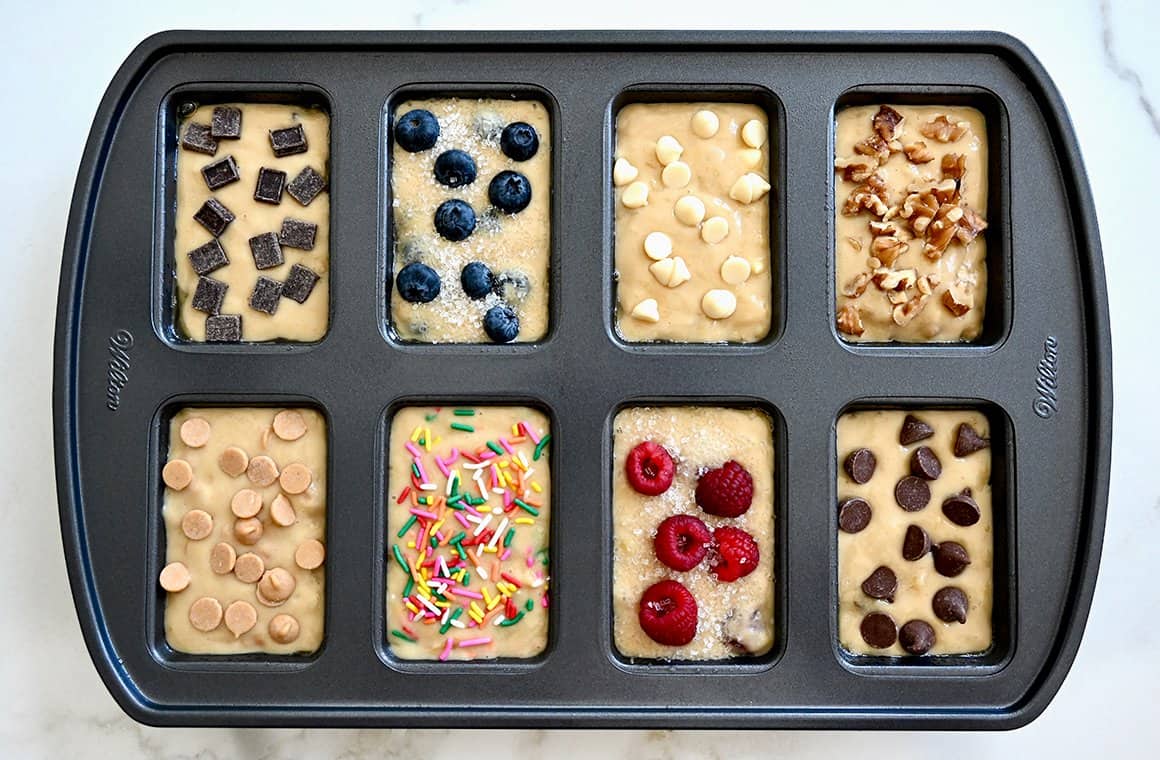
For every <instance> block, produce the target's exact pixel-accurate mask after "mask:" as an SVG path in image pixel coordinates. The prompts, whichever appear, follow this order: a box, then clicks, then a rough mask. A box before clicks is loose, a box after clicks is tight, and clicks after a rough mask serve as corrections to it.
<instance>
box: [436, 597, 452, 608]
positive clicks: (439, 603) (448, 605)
mask: <svg viewBox="0 0 1160 760" xmlns="http://www.w3.org/2000/svg"><path fill="white" fill-rule="evenodd" d="M435 606H436V607H443V608H447V607H450V606H451V602H441V601H439V600H438V599H436V600H435Z"/></svg>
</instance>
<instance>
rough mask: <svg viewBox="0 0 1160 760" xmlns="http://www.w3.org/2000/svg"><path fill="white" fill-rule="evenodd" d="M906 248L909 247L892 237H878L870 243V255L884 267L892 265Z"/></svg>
mask: <svg viewBox="0 0 1160 760" xmlns="http://www.w3.org/2000/svg"><path fill="white" fill-rule="evenodd" d="M908 248H910V246H909V245H907V244H906V243H904V242H902V241H901V240H899V239H898V238H897V237H896V236H894V235H879V236H878V237H876V238H874V240H873V241H872V242H871V243H870V251H871V253H873V254H874V256H875V258H877V259H878V260H879V261H881V262H882V263H883V264H885V265H886V266H890V265H891V264H893V263H894V262H895V261H896V260H897V259H898V257H899V256H901V255H902V254H904V253H906V250H907V249H908Z"/></svg>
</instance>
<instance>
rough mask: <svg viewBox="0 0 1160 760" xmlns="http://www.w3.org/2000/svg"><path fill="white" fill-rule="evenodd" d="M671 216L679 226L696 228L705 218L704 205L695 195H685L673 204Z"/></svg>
mask: <svg viewBox="0 0 1160 760" xmlns="http://www.w3.org/2000/svg"><path fill="white" fill-rule="evenodd" d="M673 216H675V217H677V221H678V222H680V223H681V224H686V225H688V226H690V227H696V226H697V225H698V224H700V223H701V220H702V219H704V218H705V204H704V202H703V201H702V200H701V199H700V198H698V197H697V196H695V195H686V196H685V197H684V198H681V199H680V200H679V201H677V202H676V203H675V204H673Z"/></svg>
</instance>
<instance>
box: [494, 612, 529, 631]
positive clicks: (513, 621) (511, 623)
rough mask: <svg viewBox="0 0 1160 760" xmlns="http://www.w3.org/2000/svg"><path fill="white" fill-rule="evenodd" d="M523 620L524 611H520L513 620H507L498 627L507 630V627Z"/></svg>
mask: <svg viewBox="0 0 1160 760" xmlns="http://www.w3.org/2000/svg"><path fill="white" fill-rule="evenodd" d="M523 619H524V611H523V610H520V612H519V614H518V615H516V616H515V617H514V618H511V619H509V620H505V621H503V622H502V623H500V624H499V625H500V627H501V628H507V627H508V626H509V625H515V624H516V623H518V622H520V621H521V620H523Z"/></svg>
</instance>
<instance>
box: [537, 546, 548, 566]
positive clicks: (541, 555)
mask: <svg viewBox="0 0 1160 760" xmlns="http://www.w3.org/2000/svg"><path fill="white" fill-rule="evenodd" d="M536 556H537V557H539V558H540V561H541V562H543V563H544V566H545V567H547V565H548V547H546V546H545V547H544V548H543V549H540V550H539V551H538V552H536Z"/></svg>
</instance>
